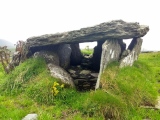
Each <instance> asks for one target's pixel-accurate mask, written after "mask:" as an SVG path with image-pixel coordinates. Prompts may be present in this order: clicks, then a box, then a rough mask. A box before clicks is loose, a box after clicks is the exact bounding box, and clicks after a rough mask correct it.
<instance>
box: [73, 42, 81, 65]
mask: <svg viewBox="0 0 160 120" xmlns="http://www.w3.org/2000/svg"><path fill="white" fill-rule="evenodd" d="M71 49H72V52H71V62H70V63H71V65H80V64H81V61H82V53H81V50H80V48H79V44H71Z"/></svg>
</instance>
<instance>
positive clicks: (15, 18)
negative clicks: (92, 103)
mask: <svg viewBox="0 0 160 120" xmlns="http://www.w3.org/2000/svg"><path fill="white" fill-rule="evenodd" d="M159 5H160V4H159V0H0V38H1V39H5V40H9V41H12V42H13V43H15V42H16V41H18V40H24V41H25V40H26V39H27V38H28V37H31V36H37V35H42V34H50V33H57V32H64V31H69V30H76V29H80V28H83V27H89V26H93V25H97V24H100V23H102V22H107V21H110V20H116V19H122V20H124V21H126V22H139V23H140V24H141V25H148V26H149V27H150V31H149V32H148V34H147V35H146V36H145V37H143V40H144V41H143V46H142V49H148V50H160V47H159V46H160V45H159V43H160V40H159V33H158V32H159V27H160V25H159V23H160V17H159V14H160V13H159V12H160V6H159Z"/></svg>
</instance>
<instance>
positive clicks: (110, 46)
mask: <svg viewBox="0 0 160 120" xmlns="http://www.w3.org/2000/svg"><path fill="white" fill-rule="evenodd" d="M120 54H121V45H120V44H119V42H118V40H106V41H105V42H104V43H103V45H102V55H101V64H100V72H99V75H98V80H97V83H96V89H97V88H99V84H100V77H101V74H102V73H103V71H104V70H105V68H106V67H107V65H108V64H109V63H110V62H112V61H118V60H119V57H120Z"/></svg>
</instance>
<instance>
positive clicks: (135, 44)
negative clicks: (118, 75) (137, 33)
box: [120, 38, 143, 68]
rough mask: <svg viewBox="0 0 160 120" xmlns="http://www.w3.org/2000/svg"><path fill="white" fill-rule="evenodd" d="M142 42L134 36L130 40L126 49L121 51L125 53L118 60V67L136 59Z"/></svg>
mask: <svg viewBox="0 0 160 120" xmlns="http://www.w3.org/2000/svg"><path fill="white" fill-rule="evenodd" d="M142 42H143V40H142V39H141V38H134V39H133V40H132V41H131V43H130V45H129V47H128V50H126V52H125V53H123V54H126V55H125V57H124V58H122V59H121V60H120V68H122V67H125V66H132V65H133V63H134V61H136V60H137V59H138V56H139V54H140V52H141V46H142ZM127 54H128V55H127Z"/></svg>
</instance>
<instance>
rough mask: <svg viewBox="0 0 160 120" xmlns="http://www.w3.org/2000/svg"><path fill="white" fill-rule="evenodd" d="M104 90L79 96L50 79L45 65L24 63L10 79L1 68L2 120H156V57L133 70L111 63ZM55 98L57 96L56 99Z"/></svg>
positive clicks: (159, 61) (144, 58)
mask: <svg viewBox="0 0 160 120" xmlns="http://www.w3.org/2000/svg"><path fill="white" fill-rule="evenodd" d="M101 81H102V85H103V89H99V90H97V91H86V92H79V91H77V90H75V89H72V88H68V87H66V86H63V85H62V84H61V83H58V79H55V78H53V77H51V76H50V75H49V72H48V70H47V68H46V64H45V62H44V60H43V59H33V58H32V59H28V60H27V61H25V62H24V63H22V64H21V65H20V66H18V67H17V68H16V69H15V70H14V71H13V72H12V74H9V75H6V74H5V73H4V71H3V69H2V66H1V65H0V113H1V114H0V119H1V120H8V119H12V120H20V119H22V118H23V117H24V116H26V115H27V114H29V113H36V114H38V120H64V119H65V120H105V119H110V120H142V119H151V120H159V119H160V110H157V109H155V108H154V105H155V104H156V102H157V101H156V100H157V97H158V96H160V93H159V92H158V91H160V90H159V89H160V84H159V83H160V52H157V53H143V54H140V57H139V60H138V61H136V62H135V63H134V65H133V66H132V67H125V68H122V69H120V68H119V67H118V63H111V64H110V65H109V66H108V68H107V69H106V70H105V71H104V74H102V76H101ZM55 93H56V94H55Z"/></svg>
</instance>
